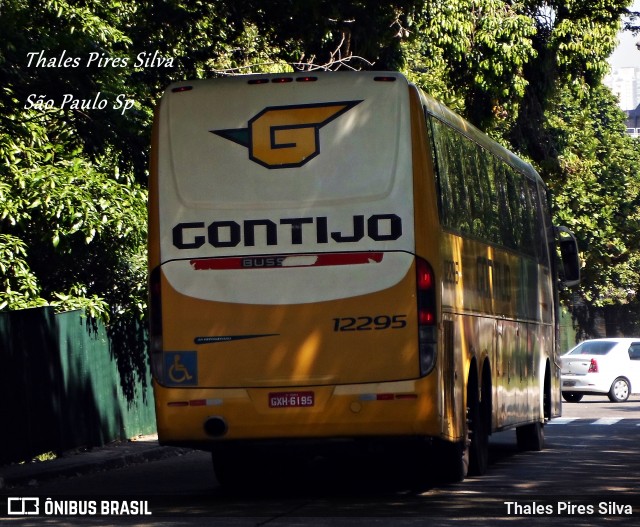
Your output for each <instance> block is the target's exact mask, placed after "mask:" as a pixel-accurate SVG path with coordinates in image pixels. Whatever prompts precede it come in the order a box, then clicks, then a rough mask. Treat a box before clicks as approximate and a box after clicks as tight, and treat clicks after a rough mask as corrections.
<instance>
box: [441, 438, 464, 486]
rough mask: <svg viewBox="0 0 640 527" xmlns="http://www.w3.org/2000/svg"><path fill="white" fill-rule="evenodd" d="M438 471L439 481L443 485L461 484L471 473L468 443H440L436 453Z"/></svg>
mask: <svg viewBox="0 0 640 527" xmlns="http://www.w3.org/2000/svg"><path fill="white" fill-rule="evenodd" d="M434 456H435V462H436V467H437V470H438V473H437V478H436V479H437V480H438V481H439V482H441V483H459V482H461V481H463V480H464V478H466V477H467V474H468V473H469V446H468V444H467V441H456V442H450V441H439V442H438V444H437V446H436V448H435V451H434Z"/></svg>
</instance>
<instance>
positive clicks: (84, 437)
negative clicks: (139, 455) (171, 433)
mask: <svg viewBox="0 0 640 527" xmlns="http://www.w3.org/2000/svg"><path fill="white" fill-rule="evenodd" d="M136 393H137V396H136V399H135V400H133V401H127V399H126V397H125V396H124V394H123V392H122V389H121V387H120V373H119V372H118V368H117V366H116V362H115V360H114V358H113V357H112V356H111V353H110V351H109V340H108V338H107V335H106V331H105V328H104V327H103V326H102V325H100V324H98V325H94V324H91V323H89V322H88V321H87V319H86V318H85V317H84V316H83V313H82V312H81V311H71V312H67V313H61V314H55V313H54V311H53V309H51V308H36V309H26V310H22V311H12V312H2V313H0V420H1V421H2V427H0V464H5V463H10V462H16V461H23V460H28V459H31V458H32V457H34V456H36V455H39V454H42V453H44V452H51V451H53V452H63V451H65V450H69V449H74V448H79V447H92V446H99V445H103V444H105V443H108V442H110V441H113V440H116V439H126V438H130V437H134V436H136V435H139V434H149V433H154V432H155V412H154V407H153V395H152V390H151V387H150V381H149V378H147V382H146V386H145V387H140V388H139V389H138V390H136Z"/></svg>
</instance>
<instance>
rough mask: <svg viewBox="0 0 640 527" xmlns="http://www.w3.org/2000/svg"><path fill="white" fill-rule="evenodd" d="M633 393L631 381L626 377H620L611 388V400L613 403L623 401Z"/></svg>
mask: <svg viewBox="0 0 640 527" xmlns="http://www.w3.org/2000/svg"><path fill="white" fill-rule="evenodd" d="M630 394H631V386H629V381H628V380H627V379H625V378H624V377H618V378H617V379H616V380H615V381H613V384H612V385H611V389H610V390H609V400H610V401H611V402H613V403H623V402H625V401H626V400H627V399H628V398H629V395H630Z"/></svg>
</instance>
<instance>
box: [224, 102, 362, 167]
mask: <svg viewBox="0 0 640 527" xmlns="http://www.w3.org/2000/svg"><path fill="white" fill-rule="evenodd" d="M360 102H362V101H345V102H335V103H320V104H306V105H297V106H272V107H268V108H265V109H264V110H262V111H261V112H260V113H258V114H257V115H255V116H254V117H252V118H251V119H250V120H249V122H248V125H249V126H248V128H239V129H238V128H236V129H229V130H211V132H212V133H214V134H216V135H219V136H220V137H224V138H225V139H229V140H230V141H233V142H235V143H238V144H240V145H242V146H246V147H248V149H249V159H251V160H252V161H255V162H256V163H258V164H260V165H263V166H265V167H267V168H292V167H300V166H302V165H304V164H305V163H308V162H309V161H310V160H311V159H313V158H314V157H316V156H317V155H318V154H319V153H320V128H322V127H323V126H325V125H326V124H328V123H329V122H331V121H333V120H334V119H336V118H337V117H339V116H340V115H342V114H343V113H345V112H348V111H349V110H350V109H351V108H353V107H354V106H355V105H357V104H359V103H360Z"/></svg>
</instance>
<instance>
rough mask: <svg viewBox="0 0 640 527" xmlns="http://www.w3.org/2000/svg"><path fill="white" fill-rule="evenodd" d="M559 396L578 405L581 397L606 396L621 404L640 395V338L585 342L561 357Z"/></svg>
mask: <svg viewBox="0 0 640 527" xmlns="http://www.w3.org/2000/svg"><path fill="white" fill-rule="evenodd" d="M560 362H561V365H562V397H563V398H564V400H565V401H569V402H576V403H577V402H578V401H580V399H582V397H583V396H584V395H597V394H600V395H608V396H609V399H610V400H611V401H613V402H624V401H626V400H627V399H628V398H629V395H631V394H632V393H640V338H610V339H594V340H585V341H584V342H581V343H580V344H578V345H577V346H576V347H575V348H573V349H571V350H569V351H568V352H567V353H565V354H564V355H563V356H562V357H560Z"/></svg>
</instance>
